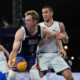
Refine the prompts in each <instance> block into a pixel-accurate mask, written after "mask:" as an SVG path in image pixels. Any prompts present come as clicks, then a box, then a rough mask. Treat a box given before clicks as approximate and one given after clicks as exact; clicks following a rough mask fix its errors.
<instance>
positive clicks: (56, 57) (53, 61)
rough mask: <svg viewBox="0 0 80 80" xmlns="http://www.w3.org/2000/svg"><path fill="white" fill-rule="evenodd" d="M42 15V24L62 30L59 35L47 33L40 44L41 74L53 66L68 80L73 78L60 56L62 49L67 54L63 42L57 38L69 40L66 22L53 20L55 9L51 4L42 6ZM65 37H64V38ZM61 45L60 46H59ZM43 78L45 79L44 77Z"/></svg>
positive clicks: (39, 60)
mask: <svg viewBox="0 0 80 80" xmlns="http://www.w3.org/2000/svg"><path fill="white" fill-rule="evenodd" d="M42 16H43V19H44V22H42V23H40V24H39V25H40V26H48V27H49V28H50V29H51V30H52V31H55V32H61V33H63V34H64V35H65V36H64V37H63V35H62V34H61V33H59V34H60V35H59V36H57V37H56V36H55V37H50V36H49V35H46V36H45V38H44V39H43V40H41V41H40V43H39V45H38V62H39V74H40V77H42V78H43V76H44V75H45V74H46V72H47V70H48V67H49V66H51V67H52V68H53V69H54V71H55V72H56V73H58V74H61V75H62V76H64V78H65V79H66V80H73V76H72V72H71V70H70V67H69V66H68V64H67V63H66V62H65V61H64V59H63V58H62V56H60V52H59V51H60V50H61V52H62V55H63V56H64V55H66V54H65V51H64V49H63V46H62V44H61V43H60V45H59V44H57V39H61V40H62V41H63V42H64V43H67V42H68V36H67V33H66V31H65V27H64V24H63V23H62V22H58V21H54V20H53V9H52V8H51V7H50V6H44V7H43V8H42ZM62 37H63V38H62ZM58 45H59V46H60V47H59V46H58ZM42 80H43V79H42Z"/></svg>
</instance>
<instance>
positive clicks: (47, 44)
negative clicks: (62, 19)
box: [37, 21, 60, 53]
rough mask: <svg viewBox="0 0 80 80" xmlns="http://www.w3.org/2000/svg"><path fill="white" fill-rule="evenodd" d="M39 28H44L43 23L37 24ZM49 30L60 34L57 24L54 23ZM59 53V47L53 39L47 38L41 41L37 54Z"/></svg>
mask: <svg viewBox="0 0 80 80" xmlns="http://www.w3.org/2000/svg"><path fill="white" fill-rule="evenodd" d="M39 25H40V26H45V27H46V25H45V24H44V22H42V23H39ZM49 28H50V29H51V30H53V31H56V32H60V28H59V22H57V21H54V23H53V24H52V25H51V26H50V27H49ZM58 51H59V47H58V44H57V41H56V38H55V37H49V38H48V39H42V40H41V41H40V43H39V45H38V48H37V52H42V53H55V52H58Z"/></svg>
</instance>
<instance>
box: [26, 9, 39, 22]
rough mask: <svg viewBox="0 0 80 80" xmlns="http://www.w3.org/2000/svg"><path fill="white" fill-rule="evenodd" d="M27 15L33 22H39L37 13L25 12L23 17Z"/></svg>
mask: <svg viewBox="0 0 80 80" xmlns="http://www.w3.org/2000/svg"><path fill="white" fill-rule="evenodd" d="M27 15H31V16H32V19H33V20H37V21H39V14H38V12H37V11H35V10H30V11H27V12H25V17H26V16H27Z"/></svg>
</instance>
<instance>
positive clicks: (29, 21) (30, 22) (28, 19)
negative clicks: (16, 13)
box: [25, 15, 33, 27]
mask: <svg viewBox="0 0 80 80" xmlns="http://www.w3.org/2000/svg"><path fill="white" fill-rule="evenodd" d="M25 24H26V25H27V26H29V27H30V26H32V25H33V19H32V16H31V15H27V16H26V17H25Z"/></svg>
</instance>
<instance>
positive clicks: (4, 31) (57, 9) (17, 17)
mask: <svg viewBox="0 0 80 80" xmlns="http://www.w3.org/2000/svg"><path fill="white" fill-rule="evenodd" d="M45 4H47V5H51V6H52V7H53V9H54V20H58V21H62V22H63V23H64V24H65V28H66V32H67V33H68V35H69V43H68V44H66V45H64V47H66V49H67V50H66V51H67V54H68V59H69V60H70V64H72V66H71V68H72V71H73V72H80V20H79V19H80V3H79V0H0V44H2V45H4V46H5V47H6V49H7V50H8V51H9V52H10V51H11V49H12V43H13V40H14V35H15V32H16V30H17V29H18V28H19V27H20V26H21V25H23V20H24V12H25V11H27V10H31V9H34V10H36V11H38V12H39V14H40V21H43V19H42V16H41V8H42V6H43V5H45Z"/></svg>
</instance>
